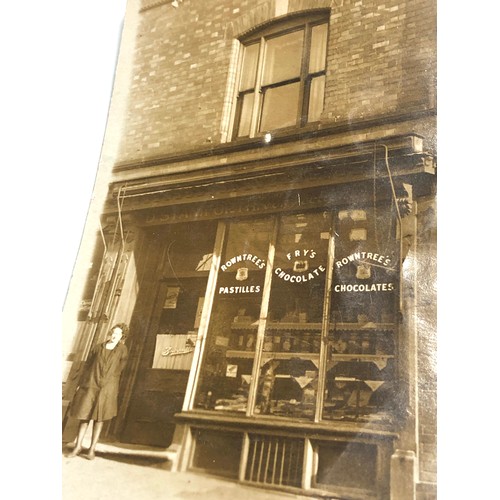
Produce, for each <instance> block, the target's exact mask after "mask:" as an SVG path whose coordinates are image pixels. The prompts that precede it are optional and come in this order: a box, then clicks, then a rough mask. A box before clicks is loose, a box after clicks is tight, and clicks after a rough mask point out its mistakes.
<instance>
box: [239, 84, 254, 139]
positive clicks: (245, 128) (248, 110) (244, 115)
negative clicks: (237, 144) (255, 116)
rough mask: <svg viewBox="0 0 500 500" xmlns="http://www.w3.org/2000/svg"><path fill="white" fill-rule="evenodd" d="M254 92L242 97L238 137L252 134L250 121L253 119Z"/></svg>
mask: <svg viewBox="0 0 500 500" xmlns="http://www.w3.org/2000/svg"><path fill="white" fill-rule="evenodd" d="M254 95H255V94H254V93H253V92H252V93H251V94H245V95H244V96H243V97H242V98H241V99H242V100H243V101H242V103H241V110H240V124H239V127H238V137H245V136H248V135H250V122H251V120H252V108H253V100H254Z"/></svg>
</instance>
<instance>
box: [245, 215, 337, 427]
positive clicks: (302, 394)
mask: <svg viewBox="0 0 500 500" xmlns="http://www.w3.org/2000/svg"><path fill="white" fill-rule="evenodd" d="M330 227H331V214H330V212H317V213H303V214H294V215H289V216H284V217H282V218H281V219H280V224H279V232H278V238H277V241H276V253H275V258H274V265H273V273H272V282H271V291H270V299H269V314H268V318H267V323H266V329H265V335H264V342H263V348H262V356H261V359H260V371H259V381H258V386H257V397H256V406H255V413H256V414H267V415H276V416H283V417H302V418H308V419H313V418H314V415H315V409H316V399H317V390H318V380H319V379H318V376H319V357H320V349H321V331H322V317H323V303H324V295H325V282H326V271H327V260H328V255H327V254H328V243H329V239H330V234H331V230H330Z"/></svg>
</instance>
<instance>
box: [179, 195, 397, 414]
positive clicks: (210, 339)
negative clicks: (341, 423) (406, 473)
mask: <svg viewBox="0 0 500 500" xmlns="http://www.w3.org/2000/svg"><path fill="white" fill-rule="evenodd" d="M379 205H380V204H379ZM393 220H394V214H392V213H391V206H388V207H385V208H384V206H377V207H376V210H375V209H374V208H373V207H370V208H366V207H360V208H355V209H353V208H352V207H351V208H346V209H340V210H335V211H317V212H308V213H295V214H287V215H281V216H279V217H269V218H266V219H262V220H257V221H238V222H232V223H230V224H228V225H227V227H226V232H225V242H224V244H223V245H222V249H221V255H220V264H219V269H218V273H217V279H216V285H215V296H214V301H213V306H212V310H211V313H210V320H209V325H208V329H207V336H206V345H205V349H204V358H203V361H202V366H201V371H200V378H199V382H198V390H197V396H196V400H195V405H194V406H195V408H198V409H205V410H212V411H227V412H237V413H240V414H241V413H243V414H246V415H258V416H261V417H265V416H272V417H284V418H286V417H290V418H304V419H307V420H315V421H318V420H321V419H323V420H337V419H340V420H357V421H362V420H369V421H371V422H379V423H385V422H386V421H388V420H390V418H391V410H392V407H391V405H392V401H393V397H392V392H393V391H394V386H393V380H394V378H395V356H396V304H397V294H398V275H399V266H398V253H397V249H395V247H394V243H384V244H383V245H382V244H381V242H389V241H390V242H393V241H394V238H387V237H386V236H387V235H388V232H394V231H395V227H394V223H393V222H391V221H393ZM384 236H385V237H384ZM327 283H328V286H327ZM173 295H175V294H173ZM170 300H174V299H173V298H171V299H170Z"/></svg>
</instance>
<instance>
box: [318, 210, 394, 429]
mask: <svg viewBox="0 0 500 500" xmlns="http://www.w3.org/2000/svg"><path fill="white" fill-rule="evenodd" d="M395 220H396V218H395V214H394V205H391V204H390V203H385V204H383V203H378V204H377V205H373V206H358V207H355V206H352V205H351V206H346V207H345V208H340V209H339V210H338V211H336V215H335V222H334V224H335V261H334V266H333V285H332V290H331V307H330V328H329V332H328V355H327V364H326V377H325V396H324V406H323V419H325V420H352V421H366V422H372V423H378V424H384V423H389V422H390V421H391V418H392V413H393V409H394V408H393V405H394V391H395V387H394V381H395V357H396V354H397V353H396V323H397V317H396V311H397V297H398V288H399V287H398V283H399V282H398V276H399V257H398V255H399V253H398V245H397V243H396V242H397V239H396V226H395Z"/></svg>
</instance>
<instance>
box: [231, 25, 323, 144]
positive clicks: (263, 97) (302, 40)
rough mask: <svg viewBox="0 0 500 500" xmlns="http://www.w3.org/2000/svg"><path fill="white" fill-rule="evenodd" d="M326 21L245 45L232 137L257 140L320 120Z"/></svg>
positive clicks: (277, 29)
mask: <svg viewBox="0 0 500 500" xmlns="http://www.w3.org/2000/svg"><path fill="white" fill-rule="evenodd" d="M327 37H328V22H327V20H326V19H325V17H315V18H311V19H307V20H303V19H299V20H297V21H294V22H291V21H287V23H286V24H284V23H281V24H279V25H277V26H273V27H271V28H267V29H266V30H263V31H260V32H258V33H256V34H253V35H252V36H251V37H248V38H246V39H245V40H243V56H242V63H241V74H240V78H239V84H238V94H237V104H236V113H235V124H234V133H233V136H234V137H235V138H237V137H254V136H255V135H258V134H260V133H264V132H268V131H272V130H276V129H282V128H287V127H300V126H304V125H305V124H307V123H311V122H316V121H319V119H320V115H321V113H322V111H323V101H324V94H325V78H326V77H325V75H326V50H327Z"/></svg>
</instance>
